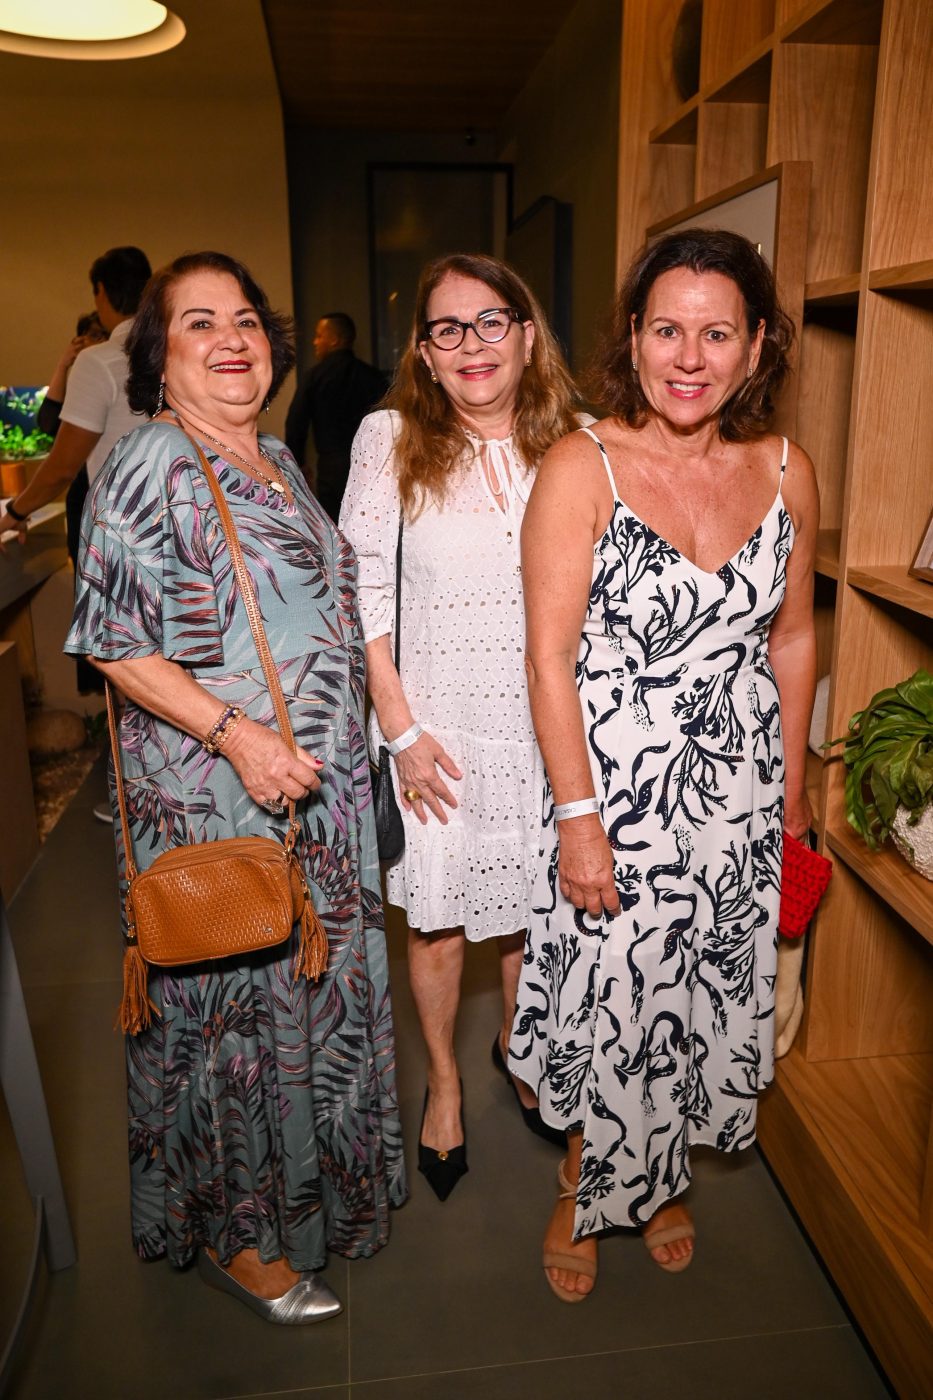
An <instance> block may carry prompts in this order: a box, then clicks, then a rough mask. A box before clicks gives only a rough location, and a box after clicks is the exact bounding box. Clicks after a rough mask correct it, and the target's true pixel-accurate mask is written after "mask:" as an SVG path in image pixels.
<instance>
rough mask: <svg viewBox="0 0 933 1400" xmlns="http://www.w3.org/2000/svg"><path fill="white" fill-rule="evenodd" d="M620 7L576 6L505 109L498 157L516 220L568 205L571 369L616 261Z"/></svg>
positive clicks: (589, 1) (606, 0)
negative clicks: (509, 177)
mask: <svg viewBox="0 0 933 1400" xmlns="http://www.w3.org/2000/svg"><path fill="white" fill-rule="evenodd" d="M621 29H622V6H621V3H620V0H579V3H578V4H577V5H575V6H574V8H573V9H572V10H571V12H570V14H569V16H568V18H567V20H566V22H565V24H564V25H563V27H562V28H561V30H560V33H559V34H558V36H557V38H556V40H555V41H554V43H553V44H552V45H551V47H550V48H549V49H548V51H547V53H546V54H545V55H544V58H543V59H542V60H541V62H540V63H539V64H538V67H537V68H536V69H535V71H534V73H533V74H532V75H531V78H530V79H529V80H528V82H527V83H526V84H525V86H524V88H523V89H522V91H521V92H520V93H519V95H518V97H517V99H516V101H515V102H514V103H513V104H512V107H511V109H510V110H509V112H508V114H507V116H506V118H505V121H504V122H503V123H502V126H501V128H500V132H499V138H500V139H499V147H498V151H497V156H498V159H499V160H503V161H509V162H511V163H512V164H513V165H514V169H515V177H514V178H515V215H516V217H519V216H520V215H521V214H522V213H524V211H525V210H526V209H527V208H528V207H529V206H530V205H531V204H533V203H534V202H535V200H536V199H539V198H540V197H541V196H542V195H552V196H553V197H554V198H555V199H560V200H564V201H566V202H567V203H568V204H572V205H573V337H572V343H573V350H572V358H573V364H574V368H575V369H576V370H579V369H580V368H581V367H582V366H583V365H584V364H585V363H586V361H587V359H588V358H589V355H590V352H591V350H592V348H593V344H594V339H595V332H596V328H597V325H598V323H599V321H600V320H601V318H602V317H603V316H604V315H605V312H606V310H607V308H608V305H609V302H610V300H611V297H612V292H613V286H614V279H615V255H616V247H615V244H616V228H615V211H616V160H617V142H618V125H619V55H620V52H621Z"/></svg>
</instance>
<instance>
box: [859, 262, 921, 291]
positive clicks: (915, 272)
mask: <svg viewBox="0 0 933 1400" xmlns="http://www.w3.org/2000/svg"><path fill="white" fill-rule="evenodd" d="M868 285H869V287H870V288H871V290H872V291H873V292H887V291H905V292H928V291H931V290H933V258H926V259H925V260H924V261H923V262H914V263H904V264H903V266H901V267H878V268H875V269H874V270H873V271H871V272H869V274H868Z"/></svg>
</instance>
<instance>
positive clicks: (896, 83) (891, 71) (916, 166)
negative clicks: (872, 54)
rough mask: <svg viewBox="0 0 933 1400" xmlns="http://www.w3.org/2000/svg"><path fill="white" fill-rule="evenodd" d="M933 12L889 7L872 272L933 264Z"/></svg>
mask: <svg viewBox="0 0 933 1400" xmlns="http://www.w3.org/2000/svg"><path fill="white" fill-rule="evenodd" d="M931 53H933V5H931V4H930V3H929V0H923V2H921V0H885V5H884V32H883V34H882V44H881V62H880V67H879V73H878V103H877V114H876V118H875V128H876V133H877V140H876V153H875V158H874V172H873V173H874V197H873V200H872V207H871V211H870V220H871V228H870V239H871V264H870V265H871V266H873V267H876V268H889V267H890V268H895V267H904V266H910V265H911V264H916V263H925V262H929V261H930V259H933V195H931V186H930V150H931V148H933V64H931V63H930V61H929V58H930V54H931Z"/></svg>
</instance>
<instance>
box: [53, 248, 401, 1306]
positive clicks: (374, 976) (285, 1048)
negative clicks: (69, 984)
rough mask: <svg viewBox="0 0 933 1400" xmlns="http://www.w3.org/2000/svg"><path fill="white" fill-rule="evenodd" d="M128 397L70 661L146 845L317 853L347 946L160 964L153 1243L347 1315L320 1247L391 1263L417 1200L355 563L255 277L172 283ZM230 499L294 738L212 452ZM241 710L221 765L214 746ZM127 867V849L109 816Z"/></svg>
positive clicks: (143, 328)
mask: <svg viewBox="0 0 933 1400" xmlns="http://www.w3.org/2000/svg"><path fill="white" fill-rule="evenodd" d="M129 356H130V378H129V382H128V395H129V399H130V403H131V405H132V407H134V408H136V409H138V410H144V411H146V412H148V413H150V414H154V415H155V416H154V419H153V421H152V422H150V423H148V424H145V426H142V427H140V428H138V429H136V430H135V431H134V432H132V433H129V434H128V435H127V436H126V437H125V438H123V439H122V440H121V441H120V442H119V443H118V444H117V446H116V448H115V449H114V451H113V453H112V455H111V458H110V461H109V463H108V465H107V466H106V467H105V469H104V471H103V472H102V473H101V475H100V478H99V480H98V483H97V486H96V489H95V491H94V493H93V495H92V496H91V498H90V499H89V501H88V503H87V507H86V509H85V513H84V523H83V532H84V538H83V542H82V550H81V554H80V557H79V561H78V588H77V601H76V608H75V620H74V624H73V627H72V630H71V633H70V636H69V639H68V650H69V651H72V652H76V653H85V654H88V655H89V656H90V657H91V658H92V660H93V661H94V662H95V663H96V664H97V665H98V666H99V667H100V668H101V669H102V670H103V671H104V674H105V675H106V676H107V678H108V679H109V680H111V681H113V682H114V683H115V684H116V685H118V686H119V687H120V689H121V691H123V693H124V695H125V696H126V698H127V703H126V706H125V709H124V713H123V717H122V721H121V725H120V747H121V761H122V768H123V773H124V777H125V780H126V792H127V806H128V816H129V828H130V836H131V840H132V842H133V847H134V852H135V857H136V863H137V865H138V867H139V868H140V869H141V870H142V869H146V868H147V867H148V866H149V865H150V864H151V863H152V861H153V860H154V859H155V857H156V856H158V855H159V854H160V853H161V852H162V851H164V850H166V849H168V848H170V847H173V846H177V845H180V844H182V843H185V842H205V841H214V840H218V839H221V838H223V837H230V836H271V837H273V838H275V839H278V840H280V841H284V838H285V834H286V831H287V827H288V815H287V811H286V809H285V806H284V803H285V799H286V798H294V799H295V800H296V802H297V808H296V810H297V815H298V818H299V821H300V823H301V830H300V835H299V838H298V843H297V848H296V849H297V850H298V853H299V856H300V858H301V861H302V864H303V867H304V873H305V875H306V878H307V880H308V883H309V885H310V887H311V890H312V894H313V897H314V901H315V906H316V908H317V911H318V913H319V914H320V916H321V919H322V921H323V923H324V926H325V929H326V931H327V935H328V944H329V963H328V967H327V970H326V971H325V973H324V975H323V976H322V977H321V978H320V979H319V980H318V981H316V982H313V983H309V982H307V981H305V979H304V978H300V979H299V980H297V981H295V980H294V979H293V975H292V973H293V967H294V965H295V954H296V945H297V931H296V932H293V935H292V939H291V940H290V942H289V943H286V944H284V945H281V946H280V947H278V948H275V949H274V950H272V951H271V952H267V953H263V954H253V955H250V956H246V957H239V958H228V959H224V960H221V961H218V962H213V963H210V964H205V965H203V966H201V967H197V968H189V969H179V970H177V971H176V970H175V969H164V970H159V969H151V970H150V975H149V995H150V997H151V999H152V1001H153V1002H154V1003H155V1005H156V1008H157V1012H158V1014H157V1015H155V1016H154V1017H153V1019H152V1024H151V1025H150V1026H149V1027H148V1028H147V1029H144V1030H142V1031H141V1032H140V1034H138V1035H136V1036H135V1037H128V1038H127V1042H126V1049H127V1080H128V1097H129V1145H130V1184H131V1203H132V1226H133V1242H134V1245H135V1248H136V1250H137V1252H138V1253H139V1254H140V1256H141V1257H143V1258H145V1259H154V1258H158V1257H161V1256H165V1255H167V1256H168V1258H169V1260H170V1262H171V1263H172V1264H174V1265H177V1266H179V1267H180V1266H183V1265H185V1264H186V1263H188V1262H189V1261H190V1260H192V1259H193V1258H194V1256H195V1255H197V1259H198V1268H199V1270H200V1272H201V1273H202V1275H203V1276H204V1278H205V1280H206V1281H207V1282H208V1283H210V1284H212V1285H213V1286H215V1287H217V1288H220V1289H222V1290H224V1291H226V1292H228V1293H231V1294H233V1296H234V1297H236V1298H238V1299H240V1301H242V1302H244V1303H246V1304H248V1305H249V1306H250V1307H252V1308H253V1310H254V1311H256V1312H258V1313H259V1314H260V1315H261V1316H263V1317H265V1318H267V1319H268V1320H269V1321H271V1322H276V1323H289V1324H295V1323H307V1322H315V1321H318V1320H320V1319H321V1318H324V1317H327V1316H330V1315H332V1314H333V1313H334V1312H338V1311H339V1310H340V1303H339V1301H338V1300H337V1298H336V1297H335V1295H334V1294H333V1293H332V1292H331V1291H330V1289H329V1288H328V1286H327V1285H326V1283H324V1281H323V1279H322V1278H321V1277H320V1275H319V1274H318V1273H317V1272H316V1271H318V1270H320V1269H321V1268H322V1266H323V1265H324V1263H325V1261H326V1255H327V1251H328V1250H333V1251H335V1252H336V1253H338V1254H342V1255H345V1256H347V1257H349V1258H355V1257H359V1256H365V1255H369V1254H373V1253H374V1252H375V1251H376V1250H377V1249H379V1248H380V1247H381V1246H382V1245H383V1244H384V1243H385V1242H386V1239H387V1236H388V1212H389V1208H390V1206H392V1205H397V1204H400V1203H401V1202H402V1201H403V1200H404V1198H405V1181H404V1168H403V1161H402V1151H401V1135H400V1127H399V1119H398V1108H397V1102H396V1095H395V1082H394V1081H395V1060H394V1045H393V1034H392V1015H391V1007H390V1002H389V992H388V982H387V965H386V949H385V936H384V932H383V923H382V909H381V902H380V893H379V867H378V859H377V855H376V849H375V831H374V825H373V819H372V808H371V794H370V788H369V773H368V766H367V759H366V745H365V738H364V731H363V711H362V705H363V684H364V647H363V637H362V632H361V630H360V624H359V617H358V613H357V605H356V561H355V559H354V556H353V553H352V550H351V549H350V547H349V545H348V544H347V542H346V540H344V539H343V537H342V536H341V535H340V534H338V532H337V531H336V530H335V529H334V527H333V526H332V525H331V523H330V521H329V520H328V518H327V516H326V515H325V514H324V512H323V511H322V510H321V509H320V507H319V506H318V505H317V503H316V502H315V501H314V499H313V498H312V497H311V495H310V494H309V492H308V490H307V488H306V487H305V484H304V481H303V479H302V476H301V473H300V471H299V470H298V469H297V467H296V465H295V463H294V461H293V460H292V458H291V457H290V455H289V454H288V452H287V450H286V449H285V448H284V447H283V445H282V444H281V443H280V442H278V441H276V439H275V438H272V437H269V436H267V435H266V434H262V435H260V434H258V432H257V422H258V417H259V414H260V412H261V409H262V406H263V403H264V402H265V401H267V398H268V396H269V395H270V393H273V394H274V392H275V390H276V389H277V388H278V387H279V385H280V384H281V382H282V380H283V378H284V377H285V374H286V373H287V371H288V369H289V368H290V366H291V364H292V362H293V358H294V356H293V352H292V346H291V339H290V334H289V331H288V327H287V325H286V323H285V322H284V321H283V319H282V318H281V317H278V316H277V315H276V314H275V313H274V312H272V311H271V310H270V308H269V304H268V302H267V300H266V298H265V295H264V293H263V292H262V291H261V289H260V288H259V287H258V286H257V285H256V284H255V282H253V280H252V278H251V277H250V276H249V274H248V273H247V272H246V269H245V268H243V267H242V266H241V265H240V264H239V263H236V262H235V261H234V260H233V259H231V258H228V257H226V256H225V255H223V254H216V253H206V254H190V255H186V256H185V257H183V258H179V259H178V260H177V261H176V262H175V263H173V264H172V265H171V266H170V267H169V268H167V269H165V270H164V271H162V272H160V273H157V274H156V276H155V277H154V278H153V279H152V281H151V282H150V283H149V286H148V287H147V290H146V292H145V293H144V295H143V301H142V304H141V306H140V309H139V313H138V315H137V318H136V323H135V325H134V328H133V331H132V333H131V338H130V342H129ZM195 442H197V443H198V444H200V446H201V448H202V450H203V452H204V454H205V456H206V458H207V461H208V465H209V469H210V470H211V471H212V472H213V473H214V475H215V476H216V479H217V481H218V483H219V485H220V487H221V489H222V490H223V491H224V493H225V495H226V499H227V503H228V505H229V509H230V512H231V514H232V516H233V518H234V521H235V524H236V528H237V534H238V536H239V539H240V544H241V547H242V551H243V555H244V559H245V562H246V567H247V569H248V570H249V573H250V575H251V578H252V581H253V585H254V589H255V592H256V595H257V598H258V601H259V606H260V609H261V612H262V617H263V623H264V627H265V631H266V636H267V638H268V642H269V648H270V650H271V652H272V656H273V660H274V662H275V665H276V668H277V670H278V673H279V677H280V679H281V685H282V690H283V693H284V695H285V699H286V703H287V705H288V710H289V717H290V719H291V724H292V728H293V730H294V734H295V739H296V742H297V746H298V753H297V755H296V754H295V753H293V752H292V750H291V749H290V748H289V747H288V746H287V745H286V744H285V742H284V741H283V740H282V739H281V738H280V737H279V734H278V732H277V730H276V728H275V721H274V715H273V709H272V701H271V698H270V696H269V692H268V688H267V686H266V683H265V679H264V675H263V672H262V668H261V666H260V662H259V657H258V655H257V653H256V648H255V644H254V642H253V639H252V634H251V632H250V628H249V623H248V620H247V617H246V612H245V608H244V605H243V600H242V597H241V596H240V593H239V591H238V589H237V588H236V587H235V584H234V579H233V575H232V569H231V564H230V555H229V551H228V549H227V545H226V541H225V537H224V535H223V533H222V531H221V529H220V525H219V519H218V516H217V512H216V507H215V506H214V502H213V498H212V496H211V492H210V489H209V486H208V483H207V481H206V480H205V479H204V476H203V473H202V470H201V468H200V467H199V465H198V459H197V455H196V452H195V447H194V443H195ZM229 706H237V707H239V709H240V710H241V711H242V712H243V718H241V719H239V720H238V721H237V722H236V724H235V727H234V726H233V725H232V724H231V727H230V728H229V729H228V730H226V731H225V740H224V743H223V748H222V750H221V752H220V753H219V754H217V755H212V754H211V753H209V752H208V750H207V749H206V748H205V746H204V744H203V740H204V738H205V736H206V735H207V734H208V733H209V732H210V730H211V728H212V726H213V725H214V724H215V723H216V722H217V721H218V719H219V717H220V716H222V715H223V714H224V713H225V711H226V709H227V707H229ZM114 829H115V832H116V836H117V845H118V856H119V860H120V867H121V873H122V871H123V869H124V859H123V857H124V852H123V851H122V834H121V829H120V824H119V822H117V823H115V828H114Z"/></svg>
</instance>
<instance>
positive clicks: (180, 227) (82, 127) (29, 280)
mask: <svg viewBox="0 0 933 1400" xmlns="http://www.w3.org/2000/svg"><path fill="white" fill-rule="evenodd" d="M183 12H184V13H183V17H184V20H185V23H186V25H187V26H188V35H187V38H186V39H185V40H184V42H183V43H182V44H181V45H180V46H179V47H178V48H177V49H173V50H172V51H171V52H169V53H166V54H158V55H156V56H154V57H152V58H143V59H134V60H132V61H122V62H119V61H117V62H114V61H111V62H83V61H81V62H74V61H72V62H65V61H51V60H44V59H35V58H27V57H23V56H19V55H13V54H0V94H2V112H3V121H2V124H0V169H2V172H3V177H2V185H0V190H2V207H3V212H2V215H0V297H2V300H0V317H2V333H0V382H2V383H7V384H34V383H45V382H47V380H48V378H49V375H50V374H51V372H52V368H53V366H54V364H55V361H56V359H57V358H58V355H59V353H60V350H61V348H62V347H63V345H64V344H65V342H66V341H67V340H68V338H69V336H70V335H71V334H72V333H73V329H74V322H75V319H76V317H77V315H78V314H79V313H80V312H82V311H86V310H90V309H91V308H92V301H91V288H90V283H89V282H88V276H87V274H88V269H89V267H90V265H91V263H92V261H93V260H94V258H95V257H96V256H97V255H98V254H99V253H102V252H104V251H105V250H106V249H107V248H109V247H112V246H114V245H116V244H121V243H136V244H138V245H139V246H140V247H141V248H143V249H144V251H145V252H146V253H147V254H148V256H149V259H150V261H151V262H152V264H153V266H154V267H155V266H158V265H159V264H161V263H164V262H167V261H168V260H169V259H171V258H172V257H174V256H176V255H177V254H178V253H181V252H184V251H185V250H186V249H198V248H218V249H220V250H222V251H224V252H230V253H233V254H234V255H235V256H237V257H240V258H242V259H243V260H244V261H245V262H246V263H247V264H248V265H249V267H250V268H251V270H252V271H253V273H254V275H255V276H256V277H257V279H258V280H259V282H260V283H261V284H262V285H263V286H264V287H265V288H266V291H267V292H268V293H269V296H270V297H271V299H272V301H273V303H274V304H275V305H277V306H279V307H282V308H284V309H286V310H289V311H290V310H291V309H292V289H291V264H290V253H289V232H288V196H287V182H286V172H285V147H284V136H283V128H282V117H281V107H280V102H279V96H278V89H277V86H276V81H275V73H274V70H273V66H272V60H271V56H270V53H269V45H268V41H267V38H266V30H265V25H264V22H263V18H262V12H261V7H260V4H259V0H237V3H235V4H230V3H227V4H221V3H220V0H198V3H197V4H196V5H194V4H190V5H185V6H184V7H183ZM288 389H289V386H286V390H285V392H284V393H283V395H282V397H281V398H280V400H279V402H278V404H277V405H276V406H275V407H274V408H273V410H272V413H271V414H270V422H269V426H270V428H272V430H273V431H276V430H277V429H278V428H279V427H280V426H281V422H282V421H284V409H285V405H286V404H287V401H288Z"/></svg>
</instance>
